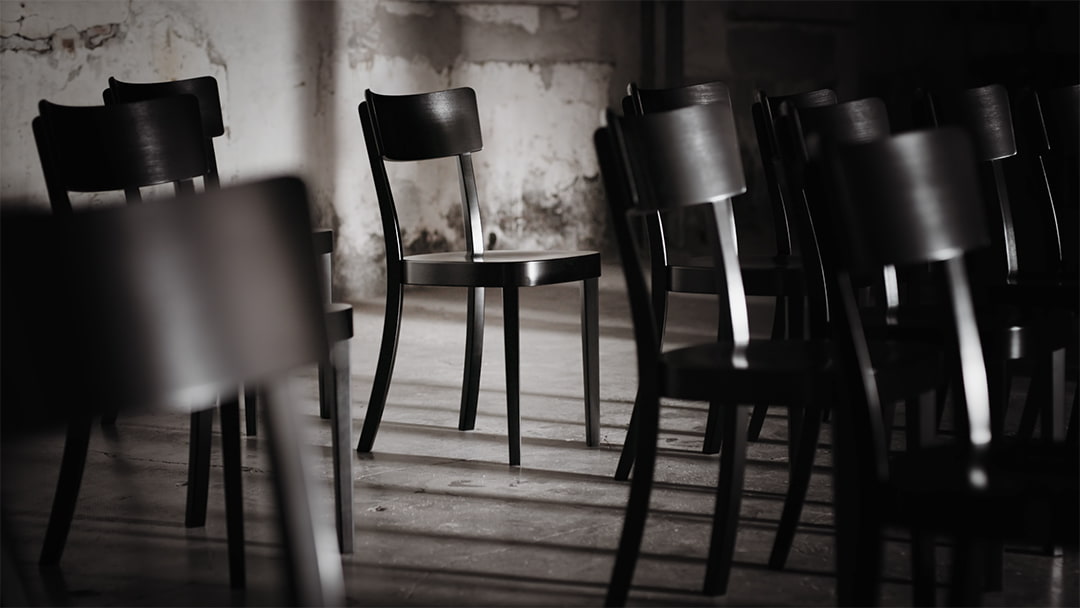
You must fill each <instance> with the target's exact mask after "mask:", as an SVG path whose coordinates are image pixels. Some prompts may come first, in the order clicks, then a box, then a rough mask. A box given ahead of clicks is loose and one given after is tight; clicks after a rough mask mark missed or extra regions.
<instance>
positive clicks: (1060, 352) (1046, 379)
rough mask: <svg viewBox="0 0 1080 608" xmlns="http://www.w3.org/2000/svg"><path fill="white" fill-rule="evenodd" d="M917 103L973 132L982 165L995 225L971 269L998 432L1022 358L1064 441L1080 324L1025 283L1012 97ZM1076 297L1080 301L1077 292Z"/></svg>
mask: <svg viewBox="0 0 1080 608" xmlns="http://www.w3.org/2000/svg"><path fill="white" fill-rule="evenodd" d="M917 104H918V105H917V106H916V113H917V114H918V115H920V116H923V117H926V118H925V120H929V121H930V122H932V123H933V124H934V125H938V124H941V125H948V124H952V125H958V126H962V127H963V128H964V129H965V130H966V131H967V132H968V133H970V134H971V137H972V140H973V142H974V144H975V152H976V158H977V159H978V160H979V178H980V185H981V192H982V196H983V200H984V201H985V203H984V211H983V214H984V216H985V217H986V218H987V219H988V221H989V225H990V227H991V245H992V246H991V248H989V249H988V250H986V251H985V252H984V253H982V254H981V255H980V256H979V257H977V258H976V259H975V260H974V261H973V264H974V269H975V271H976V283H975V287H976V291H977V301H979V302H980V303H983V305H982V306H979V307H978V311H979V313H980V315H981V316H982V317H983V321H982V323H981V328H982V330H983V343H984V345H985V346H986V355H987V368H988V370H989V374H990V386H991V401H990V404H991V413H992V415H993V418H992V423H993V427H994V434H995V436H996V437H998V438H1002V437H1004V421H1005V415H1006V411H1007V407H1008V401H1009V394H1010V384H1011V377H1012V375H1013V374H1014V370H1013V369H1012V368H1014V366H1015V363H1016V362H1018V361H1031V362H1033V363H1034V365H1035V369H1034V371H1033V373H1032V383H1031V386H1030V387H1029V389H1028V402H1029V403H1038V404H1040V405H1041V410H1038V411H1039V416H1040V417H1041V420H1042V424H1041V425H1042V434H1043V437H1044V438H1045V439H1048V440H1052V441H1057V440H1060V439H1062V438H1064V435H1065V429H1066V426H1065V420H1064V417H1065V392H1064V391H1065V348H1066V346H1068V344H1069V343H1070V342H1071V341H1074V340H1075V338H1074V337H1070V334H1072V333H1073V332H1070V328H1072V327H1074V322H1073V320H1072V318H1071V314H1072V313H1071V312H1070V311H1069V307H1068V306H1065V307H1062V306H1061V304H1062V299H1061V298H1047V297H1045V296H1046V290H1045V287H1046V286H1045V284H1043V282H1042V281H1041V280H1038V279H1037V280H1036V281H1035V283H1034V284H1032V283H1029V282H1028V281H1025V279H1024V278H1023V275H1024V273H1023V256H1022V255H1021V254H1022V253H1023V252H1022V251H1020V250H1019V249H1018V247H1017V241H1016V232H1015V225H1014V217H1013V210H1012V202H1011V198H1010V191H1009V188H1008V187H1007V184H1006V180H1005V173H1004V163H1005V162H1006V161H1007V160H1016V159H1015V158H1014V157H1015V156H1016V154H1017V145H1016V139H1015V134H1014V129H1013V122H1012V112H1011V106H1010V103H1009V95H1008V92H1007V91H1006V89H1005V88H1004V87H1002V86H1000V85H990V86H985V87H979V88H974V89H967V90H964V91H960V92H956V93H953V94H949V93H944V94H942V93H938V94H936V95H935V94H931V93H929V92H924V94H923V95H922V96H921V97H920V98H919V100H918V102H917ZM1029 288H1030V289H1034V290H1035V291H1034V292H1032V295H1027V296H1023V295H1017V294H1023V293H1024V292H1025V291H1026V290H1028V289H1029ZM1057 290H1058V291H1060V292H1066V293H1067V292H1075V283H1073V286H1072V287H1070V286H1069V285H1068V284H1067V283H1058V287H1057ZM1009 294H1012V295H1009ZM1071 297H1072V298H1073V301H1075V297H1076V294H1075V293H1072V296H1071ZM1044 396H1045V397H1044ZM1032 407H1033V406H1032ZM1034 411H1036V410H1032V413H1031V414H1029V415H1028V416H1027V418H1028V419H1031V417H1032V415H1033V414H1034Z"/></svg>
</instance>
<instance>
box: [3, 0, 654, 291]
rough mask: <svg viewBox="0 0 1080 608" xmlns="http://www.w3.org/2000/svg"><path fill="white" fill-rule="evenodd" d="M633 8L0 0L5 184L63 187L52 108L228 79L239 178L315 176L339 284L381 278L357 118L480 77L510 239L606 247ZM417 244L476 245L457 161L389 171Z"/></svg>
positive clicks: (499, 214) (511, 244)
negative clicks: (40, 138) (600, 143)
mask: <svg viewBox="0 0 1080 608" xmlns="http://www.w3.org/2000/svg"><path fill="white" fill-rule="evenodd" d="M634 28H636V5H635V4H634V3H613V4H608V3H591V2H587V3H583V4H580V5H579V4H578V3H577V2H576V0H575V1H568V2H565V3H552V2H539V3H535V4H533V3H516V4H497V3H487V2H479V3H470V2H460V3H436V2H400V1H380V2H374V1H341V2H329V1H326V2H314V1H276V2H275V1H270V2H253V1H235V2H219V1H212V0H185V1H175V2H167V1H160V0H146V1H131V2H128V1H121V0H115V1H113V0H102V1H89V2H61V1H46V2H41V1H25V2H8V1H3V2H0V196H2V197H3V199H5V200H10V199H12V198H15V197H22V198H25V197H30V198H32V199H34V200H36V201H40V204H42V205H45V204H46V195H45V187H44V183H43V179H42V177H41V171H40V167H39V165H38V159H37V152H36V148H35V146H34V142H33V136H32V133H31V129H30V121H31V120H32V119H33V117H34V116H35V115H36V114H37V102H38V101H39V100H41V99H48V100H49V101H52V102H55V103H62V104H69V105H91V104H98V103H100V100H101V91H102V89H103V88H105V85H106V82H107V80H108V78H109V77H110V76H115V77H116V78H119V79H121V80H128V81H135V82H141V81H155V80H169V79H178V78H189V77H195V76H202V75H212V76H214V77H215V78H217V80H218V83H219V87H220V89H221V98H222V103H223V106H224V107H223V112H224V120H225V125H226V134H225V135H224V136H223V137H222V138H219V141H218V142H216V147H217V154H218V163H219V167H220V170H221V173H222V180H223V182H224V183H234V182H237V181H245V180H249V179H256V178H260V177H264V176H268V175H275V174H281V173H291V174H299V175H300V176H302V177H304V178H305V179H306V180H307V181H308V183H309V186H310V187H311V189H312V192H313V197H314V199H315V209H314V215H315V220H316V222H317V223H319V224H321V225H325V226H330V227H333V228H334V229H335V231H336V236H337V250H336V260H335V261H336V264H335V267H336V270H335V275H336V277H335V287H336V288H337V290H338V294H337V296H338V297H339V298H343V299H351V298H355V297H359V296H365V295H370V294H374V293H378V292H380V291H381V290H382V289H383V285H382V277H383V274H384V270H383V268H382V259H383V245H382V230H381V225H380V222H379V216H378V206H377V202H376V197H375V192H374V187H373V185H372V182H371V176H370V171H369V169H368V159H367V155H366V150H365V147H364V143H363V136H362V132H361V129H360V124H359V119H358V116H357V106H358V104H359V102H360V101H361V100H362V99H363V92H364V90H365V89H367V88H371V89H373V90H375V91H378V92H382V93H392V94H393V93H415V92H422V91H428V90H438V89H443V88H449V87H456V86H471V87H473V88H475V89H476V91H477V95H478V99H479V106H480V112H481V120H482V125H483V135H484V140H485V149H484V150H483V151H482V152H479V153H478V154H477V155H476V156H475V163H476V170H477V179H478V182H479V189H480V196H481V201H482V205H483V210H482V213H483V216H484V222H485V226H484V228H485V232H486V233H487V234H488V238H489V241H490V240H493V241H494V242H495V246H496V248H502V249H505V248H516V247H522V248H531V247H544V248H567V249H574V248H599V247H600V245H601V240H602V237H603V229H604V224H605V223H606V211H605V209H604V199H603V196H602V188H601V185H600V183H599V180H598V169H597V167H596V160H595V153H594V152H593V149H592V139H591V138H592V132H593V130H594V129H595V128H596V127H597V126H598V125H599V124H600V122H601V120H602V112H603V109H604V107H605V106H607V105H608V104H609V103H612V101H617V99H618V97H619V95H620V93H619V91H620V90H621V88H622V86H624V85H625V82H627V81H628V80H629V79H630V78H631V75H632V74H633V73H634V72H635V71H636V67H635V66H634V65H633V63H634V62H635V61H636V60H637V55H636V52H637V51H636V47H635V46H634V44H632V43H630V44H627V43H626V41H627V40H631V41H632V40H634V39H635V38H636V30H635V29H634ZM391 179H392V183H393V184H394V185H395V193H396V197H397V199H398V203H399V205H400V206H401V221H402V228H403V232H404V242H405V243H406V244H407V245H409V244H412V245H413V247H414V249H416V250H426V249H430V248H434V247H438V246H446V245H449V246H451V247H462V246H463V237H462V235H461V233H460V226H461V215H460V203H459V199H458V196H459V195H458V185H457V181H456V180H457V174H456V168H455V166H454V164H453V163H452V162H439V163H436V166H435V167H434V168H432V167H431V166H430V165H418V164H399V165H395V166H393V170H392V173H391Z"/></svg>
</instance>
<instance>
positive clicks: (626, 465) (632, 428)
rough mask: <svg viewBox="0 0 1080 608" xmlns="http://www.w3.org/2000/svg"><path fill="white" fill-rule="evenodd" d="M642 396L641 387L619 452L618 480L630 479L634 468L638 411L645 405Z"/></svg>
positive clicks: (635, 398) (616, 473) (616, 468)
mask: <svg viewBox="0 0 1080 608" xmlns="http://www.w3.org/2000/svg"><path fill="white" fill-rule="evenodd" d="M641 396H642V393H641V389H638V392H637V395H635V396H634V409H633V410H632V411H631V412H630V424H629V425H627V427H626V439H624V440H623V447H622V453H620V454H619V464H618V465H617V466H616V467H615V480H616V481H626V480H627V479H630V470H631V469H633V468H634V458H635V457H636V456H637V435H638V411H640V409H641V408H642V407H643V406H642V404H641Z"/></svg>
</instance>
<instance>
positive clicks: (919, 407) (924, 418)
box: [904, 391, 938, 450]
mask: <svg viewBox="0 0 1080 608" xmlns="http://www.w3.org/2000/svg"><path fill="white" fill-rule="evenodd" d="M937 421H938V418H937V395H936V391H926V392H925V393H923V394H921V395H919V396H918V397H917V398H913V399H908V400H907V401H906V402H905V404H904V424H905V427H904V428H905V441H906V443H907V449H909V450H910V449H911V448H913V447H914V448H922V447H926V446H928V445H929V444H930V443H931V442H933V440H934V437H935V436H936V435H937Z"/></svg>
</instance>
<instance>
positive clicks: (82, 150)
mask: <svg viewBox="0 0 1080 608" xmlns="http://www.w3.org/2000/svg"><path fill="white" fill-rule="evenodd" d="M39 110H40V113H41V114H40V116H38V117H37V118H35V119H34V121H33V129H34V139H35V142H36V143H37V148H38V154H39V156H40V158H41V169H42V172H43V174H44V176H45V184H46V188H47V189H48V192H49V201H50V204H51V206H52V209H53V212H54V213H56V214H59V215H70V214H72V213H73V209H72V204H71V199H70V196H69V193H71V192H94V193H106V192H110V191H117V192H118V191H123V192H124V193H125V198H126V200H127V201H129V202H137V201H140V200H142V193H141V190H140V188H142V187H146V186H153V185H157V184H168V183H170V182H171V183H172V184H173V185H174V190H175V191H176V192H177V193H186V192H187V193H189V192H192V191H193V190H194V186H193V184H192V180H193V179H197V178H200V177H204V176H206V175H207V174H208V172H209V163H208V160H207V157H206V153H205V146H204V142H203V136H202V127H201V119H200V115H199V108H198V103H197V101H196V100H195V98H194V97H192V96H190V95H184V96H177V97H172V98H168V99H160V100H153V101H145V102H139V103H131V104H117V105H113V106H90V107H71V106H60V105H56V104H52V103H49V102H47V101H42V102H41V103H40V104H39ZM232 393H235V389H234V390H232V391H230V393H226V394H227V395H229V396H228V397H227V398H226V399H225V400H224V402H223V403H222V405H221V408H220V411H221V419H222V425H223V426H224V427H228V428H233V427H235V428H236V429H239V416H240V414H239V405H238V403H237V401H236V399H235V396H234V395H232ZM212 402H213V400H211V403H212ZM212 420H213V412H212V411H211V410H207V409H205V408H198V409H196V410H195V411H193V413H192V427H191V429H192V431H191V435H192V443H191V448H190V450H191V458H190V462H189V472H188V475H189V486H193V487H189V491H188V509H187V517H186V520H185V521H186V523H187V524H189V525H201V524H202V523H203V521H200V519H199V516H200V515H201V517H202V520H205V508H206V507H205V503H206V499H205V492H203V496H202V498H201V499H200V498H199V496H198V493H199V492H200V489H201V490H205V487H206V484H207V483H208V482H205V481H202V480H200V479H199V476H200V475H202V476H204V477H206V476H208V475H209V459H208V458H205V459H202V458H201V457H202V456H203V455H208V454H207V452H208V450H206V449H205V447H202V446H206V445H208V444H209V439H210V422H211V421H212ZM90 429H91V426H90V419H89V418H88V417H85V416H80V417H74V418H72V419H71V420H70V421H69V426H68V436H67V440H66V441H65V444H64V456H63V461H62V463H61V468H60V475H59V479H58V480H57V490H56V496H55V498H54V502H53V509H52V513H51V515H50V517H49V526H48V529H47V531H46V534H45V542H44V543H43V546H42V550H41V558H40V561H41V563H42V564H56V563H58V562H59V561H60V557H61V555H62V552H63V548H64V543H65V540H66V538H67V534H68V530H69V529H70V526H71V518H72V516H73V515H74V511H75V503H76V499H77V498H78V494H79V486H80V484H81V481H82V474H83V469H84V467H85V464H86V451H87V449H88V447H89V440H90ZM238 432H239V431H237V434H233V433H228V432H226V433H223V434H222V448H223V450H222V452H223V464H224V469H225V473H226V474H225V488H226V489H225V503H226V517H227V520H228V529H229V543H230V568H231V571H232V576H231V580H232V584H233V585H234V586H236V587H242V586H243V584H244V553H243V511H242V509H243V504H242V496H241V490H240V484H241V480H240V438H239V435H238ZM200 463H201V466H200ZM200 506H201V507H202V511H201V513H200V512H199V507H200Z"/></svg>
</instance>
